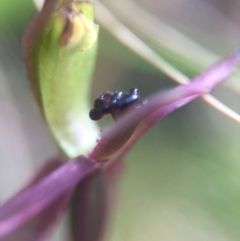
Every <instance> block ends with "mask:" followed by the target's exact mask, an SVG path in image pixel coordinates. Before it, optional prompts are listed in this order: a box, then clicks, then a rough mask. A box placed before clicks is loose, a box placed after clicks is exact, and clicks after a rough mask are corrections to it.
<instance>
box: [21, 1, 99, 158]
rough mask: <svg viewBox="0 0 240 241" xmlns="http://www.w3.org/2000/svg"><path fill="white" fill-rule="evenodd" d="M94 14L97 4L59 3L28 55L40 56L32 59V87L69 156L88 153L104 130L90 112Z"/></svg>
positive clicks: (94, 55)
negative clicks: (66, 4)
mask: <svg viewBox="0 0 240 241" xmlns="http://www.w3.org/2000/svg"><path fill="white" fill-rule="evenodd" d="M50 1H51V0H50ZM43 10H44V9H43ZM93 14H94V7H93V5H92V4H90V3H86V2H85V3H74V4H71V5H70V6H69V5H68V6H62V5H61V6H59V7H58V9H57V10H55V13H54V15H51V19H50V20H49V21H48V25H47V26H46V27H45V29H44V30H42V33H41V36H40V37H41V38H40V39H37V40H36V41H37V43H36V44H35V45H34V47H33V49H34V51H32V53H30V54H29V55H30V57H31V58H32V59H33V58H35V59H34V60H33V62H32V63H31V64H27V66H28V68H29V66H30V67H31V68H32V69H33V68H34V71H35V73H33V74H32V76H31V73H30V79H31V81H33V80H32V79H33V77H34V81H37V83H35V82H34V83H33V84H32V87H33V89H34V92H35V95H36V97H37V101H38V103H39V105H40V108H41V111H42V114H43V116H44V118H45V120H46V121H47V124H48V126H49V129H50V131H51V133H52V135H53V137H54V139H55V141H56V143H57V145H58V146H59V147H60V149H61V150H62V151H63V153H64V154H65V155H66V156H67V157H69V158H73V157H76V156H77V155H80V154H87V152H88V151H89V150H90V149H91V148H92V147H93V145H94V144H95V143H96V139H97V136H98V132H99V131H98V128H97V126H96V124H95V123H94V122H92V121H90V119H89V116H88V112H89V109H90V107H89V96H90V88H91V81H90V79H91V75H92V73H93V67H94V62H95V57H96V50H97V38H98V36H97V35H98V26H97V25H96V24H94V22H93ZM28 38H29V36H28ZM25 48H26V46H25ZM33 52H34V54H33ZM27 57H29V56H26V58H27ZM30 71H32V70H30ZM31 77H32V78H31ZM36 79H37V80H36Z"/></svg>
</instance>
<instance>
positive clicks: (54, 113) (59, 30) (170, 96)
mask: <svg viewBox="0 0 240 241" xmlns="http://www.w3.org/2000/svg"><path fill="white" fill-rule="evenodd" d="M97 6H99V7H101V5H98V4H97ZM106 14H107V13H106ZM98 31H99V26H98V25H97V24H95V22H94V5H93V4H92V3H89V2H86V1H72V0H65V1H63V0H46V1H45V4H44V6H43V8H42V10H41V11H40V12H39V13H38V14H37V16H36V17H35V18H34V20H33V21H32V23H31V24H30V26H29V27H28V29H27V30H26V33H25V35H24V39H23V55H24V60H25V63H26V67H27V72H28V77H29V80H30V83H31V89H32V91H33V94H34V97H35V100H36V102H37V104H38V107H39V109H40V112H41V114H42V116H43V118H44V120H45V122H46V126H47V127H48V129H49V132H50V133H51V135H52V137H53V140H54V141H55V143H56V145H57V147H58V148H59V154H58V155H57V156H56V157H55V158H53V159H51V160H48V161H47V162H45V163H44V165H43V167H42V169H40V170H38V172H37V173H36V175H35V176H34V177H33V179H32V180H31V181H30V182H29V184H28V185H27V186H26V187H24V188H23V189H22V190H20V191H19V192H18V193H17V194H16V195H14V196H13V197H12V198H10V199H9V200H8V201H7V202H6V203H4V204H3V205H2V206H1V207H0V240H18V241H20V240H24V241H31V240H33V241H36V240H46V239H47V237H48V235H49V233H50V232H51V230H52V229H53V228H54V224H55V223H56V222H57V220H58V219H59V217H60V216H61V214H62V213H63V212H65V211H67V210H70V217H69V219H70V220H69V222H70V224H71V225H70V227H71V234H72V240H84V241H98V240H102V238H103V237H104V228H105V226H106V223H107V218H108V215H109V209H111V207H112V202H111V201H110V197H111V196H113V195H114V192H115V188H114V185H115V182H116V180H117V179H118V174H119V172H120V171H121V165H122V162H123V160H124V158H125V155H126V154H127V153H128V151H129V150H130V149H131V148H132V147H133V145H134V144H135V143H136V142H137V141H138V140H139V138H141V136H142V135H143V134H144V133H145V132H147V131H148V130H149V129H150V128H151V127H153V126H154V125H155V124H156V123H158V122H159V121H161V120H162V119H163V118H164V117H165V116H167V115H168V114H170V113H171V112H173V111H174V110H176V109H178V108H180V107H182V106H183V105H186V104H187V103H189V102H191V101H192V100H194V99H196V98H198V97H201V96H204V98H206V99H207V98H209V96H208V97H207V94H208V93H210V92H211V91H212V89H213V88H215V87H216V86H217V85H218V84H220V83H222V82H223V81H224V80H226V79H227V78H228V77H229V76H230V75H231V74H232V73H233V72H234V70H235V69H236V67H237V66H238V64H239V63H240V51H239V50H238V49H237V50H235V51H234V52H233V53H231V54H230V55H229V56H227V57H226V58H224V59H222V60H221V61H220V62H217V63H216V64H215V65H213V66H211V67H209V68H208V69H207V70H206V71H204V72H203V73H202V74H200V75H198V76H197V77H195V78H194V79H192V81H190V82H187V81H186V80H185V83H184V84H182V85H179V86H178V87H176V88H174V89H170V90H165V91H160V92H157V93H155V94H153V95H151V96H149V97H147V98H145V99H143V100H140V101H138V102H137V104H129V105H128V106H127V107H126V108H113V109H111V110H110V114H111V115H112V116H113V117H114V120H115V123H114V124H112V125H111V126H110V127H108V128H106V129H105V130H104V131H102V132H101V133H100V130H99V127H98V126H97V124H96V122H93V121H92V120H90V118H89V116H88V113H89V111H90V109H91V107H90V105H89V98H90V89H91V81H90V80H91V75H92V73H93V69H94V62H95V57H96V51H97V42H98ZM118 34H119V33H116V35H118ZM138 44H139V43H138V42H136V46H137V45H138ZM140 45H141V44H140ZM147 51H148V49H146V51H145V53H146V55H147V53H148V52H147ZM146 55H145V56H146ZM159 61H160V62H161V60H160V59H159ZM156 65H157V63H156ZM166 69H167V68H165V70H166ZM169 71H170V72H171V73H173V72H172V71H171V69H170V70H169ZM165 72H166V71H165ZM183 79H184V78H183ZM99 133H100V137H99Z"/></svg>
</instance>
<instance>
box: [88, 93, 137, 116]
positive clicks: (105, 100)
mask: <svg viewBox="0 0 240 241" xmlns="http://www.w3.org/2000/svg"><path fill="white" fill-rule="evenodd" d="M138 99H139V93H138V89H137V88H132V89H131V90H130V91H129V93H123V92H122V91H114V92H110V91H106V92H104V93H102V94H100V96H99V97H98V98H97V99H96V100H95V101H94V104H93V107H94V108H93V109H92V110H91V111H90V112H89V117H90V119H91V120H94V121H96V120H100V119H101V118H102V117H103V116H104V115H106V114H109V113H111V111H113V110H116V109H118V108H124V107H127V106H128V105H130V104H132V103H133V102H135V101H137V100H138Z"/></svg>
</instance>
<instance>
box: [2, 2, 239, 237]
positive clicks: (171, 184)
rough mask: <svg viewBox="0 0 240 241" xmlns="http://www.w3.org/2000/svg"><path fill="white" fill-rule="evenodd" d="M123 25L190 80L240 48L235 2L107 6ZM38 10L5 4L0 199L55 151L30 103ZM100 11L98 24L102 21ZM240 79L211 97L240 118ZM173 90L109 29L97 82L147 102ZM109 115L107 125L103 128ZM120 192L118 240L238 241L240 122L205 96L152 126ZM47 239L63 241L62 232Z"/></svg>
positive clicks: (113, 230)
mask: <svg viewBox="0 0 240 241" xmlns="http://www.w3.org/2000/svg"><path fill="white" fill-rule="evenodd" d="M101 2H102V4H104V5H105V7H107V8H108V9H109V11H111V12H112V14H113V15H114V16H115V17H116V18H117V19H118V20H119V21H121V22H122V23H123V24H124V25H125V26H126V27H128V28H129V29H130V30H131V31H132V32H134V33H135V34H136V35H137V36H138V37H139V38H140V39H142V40H143V41H144V42H145V43H146V44H147V45H148V46H150V47H151V48H152V49H153V50H154V51H156V53H158V54H160V55H161V56H163V57H164V58H165V59H166V60H167V61H168V62H169V63H170V64H172V65H173V66H174V67H175V68H177V69H178V70H180V71H181V72H183V73H184V74H185V75H187V76H188V77H193V76H195V75H197V74H199V73H200V72H201V71H202V70H204V69H205V68H206V67H207V66H209V65H210V64H212V63H214V62H215V61H216V60H217V59H220V58H221V56H224V55H226V54H228V53H229V52H231V51H232V49H234V48H236V47H237V46H238V45H239V43H240V15H239V12H240V2H239V1H235V0H169V1H163V0H158V1H157V0H148V1H146V0H135V1H132V0H128V1H126V0H122V1H110V0H105V1H101ZM35 13H36V7H35V5H34V3H33V2H32V1H30V0H21V1H17V0H12V1H7V0H1V1H0V202H4V201H5V200H6V199H8V198H9V197H10V196H11V195H13V194H14V193H15V192H16V191H17V190H18V189H19V188H20V187H22V186H23V185H24V183H26V182H27V180H29V178H30V177H31V176H32V175H33V173H34V170H36V168H37V167H39V166H40V165H41V164H42V163H43V162H44V161H45V160H47V159H48V158H49V157H51V156H52V155H54V154H55V153H56V148H55V146H54V144H53V142H52V140H51V139H50V136H49V134H48V132H47V131H46V128H45V126H44V121H43V120H42V118H41V116H40V114H39V112H38V109H37V107H36V105H35V102H34V101H33V99H32V96H31V92H30V87H29V83H28V80H27V75H26V70H25V67H24V63H23V59H22V55H21V38H22V35H23V32H24V29H25V28H26V26H27V24H28V23H29V21H30V19H31V18H32V17H33V16H34V14H35ZM100 17H101V18H102V17H104V16H102V15H101V12H98V9H97V22H98V21H99V22H100V23H101V18H100ZM239 76H240V75H235V77H234V78H233V79H232V80H231V81H229V82H227V84H225V85H223V86H220V87H218V88H217V89H215V90H214V92H213V95H214V96H215V97H217V98H219V99H220V100H221V101H223V102H224V103H225V104H227V105H228V106H229V107H231V108H232V109H234V110H235V111H237V112H238V113H240V78H239ZM175 85H176V84H175V83H174V82H173V80H171V79H170V78H168V77H167V76H165V75H164V74H162V73H161V72H160V71H159V70H158V69H156V68H155V67H153V66H152V65H151V64H150V63H149V62H148V61H146V60H144V59H142V58H140V57H139V56H138V55H137V54H135V53H132V52H131V51H130V50H129V49H128V48H127V47H126V46H124V44H122V43H121V42H120V41H118V40H117V39H116V38H114V37H113V36H112V34H111V32H109V31H108V30H106V29H105V28H104V27H102V28H101V30H100V37H99V54H98V59H97V63H96V71H95V74H94V78H93V87H92V96H91V100H94V99H95V98H96V97H97V96H98V95H99V93H100V92H103V91H106V90H124V91H128V90H129V89H130V88H132V87H138V88H139V90H140V94H141V96H142V97H145V96H148V95H150V94H152V93H154V92H156V91H159V90H162V89H164V88H168V87H171V86H175ZM110 123H112V120H111V118H105V119H104V120H103V121H101V122H100V125H101V126H102V127H104V126H107V125H109V124H110ZM126 159H127V161H126V166H125V170H124V173H123V175H122V178H121V181H120V187H119V202H118V208H117V213H116V215H115V217H114V218H113V219H112V224H111V225H110V227H109V229H108V230H109V231H108V239H109V240H111V241H123V240H128V241H135V240H136V241H146V240H161V241H175V240H178V241H181V240H184V241H193V240H194V241H198V240H199V241H203V240H204V241H208V240H209V241H215V240H216V241H222V240H228V241H235V240H236V241H237V240H239V239H240V229H239V227H240V125H239V124H238V123H236V122H234V121H233V120H231V119H229V118H228V117H226V116H224V115H223V114H221V113H220V112H218V111H217V110H215V109H213V108H212V107H211V106H209V105H208V104H206V103H205V102H204V101H202V100H201V99H198V100H195V101H194V102H192V103H190V104H189V105H187V106H185V107H183V108H181V109H179V110H177V111H176V112H174V113H173V114H171V115H170V116H168V117H167V118H165V119H164V120H163V121H161V122H160V123H159V124H158V125H156V126H155V127H154V128H152V129H151V130H150V131H149V132H148V133H147V134H146V135H145V136H144V137H143V138H142V139H141V140H139V142H138V143H137V145H136V146H135V147H134V148H133V149H132V150H131V152H130V153H129V154H128V156H127V158H126ZM49 240H52V241H53V240H66V238H64V236H62V235H60V234H59V232H57V231H55V232H54V234H53V236H52V238H51V239H49Z"/></svg>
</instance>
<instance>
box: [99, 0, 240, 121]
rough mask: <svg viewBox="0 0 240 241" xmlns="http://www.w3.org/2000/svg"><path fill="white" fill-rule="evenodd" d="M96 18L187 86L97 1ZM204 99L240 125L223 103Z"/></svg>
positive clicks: (165, 72)
mask: <svg viewBox="0 0 240 241" xmlns="http://www.w3.org/2000/svg"><path fill="white" fill-rule="evenodd" d="M95 5H96V17H97V20H98V22H99V23H100V24H101V25H102V26H103V27H105V28H106V29H107V30H108V31H109V32H110V33H111V34H112V35H114V36H115V37H116V38H117V39H118V40H119V41H121V42H122V43H123V44H125V45H126V46H127V47H128V48H130V49H131V50H132V51H134V52H135V53H137V54H138V55H139V56H141V57H142V58H144V59H145V60H147V61H148V62H149V63H151V64H152V65H153V66H155V67H156V68H157V69H159V70H160V71H162V72H163V73H164V74H166V75H167V76H169V77H170V78H172V79H173V80H174V81H176V82H177V83H179V84H186V83H188V81H189V78H188V77H187V76H185V75H184V74H183V73H181V72H180V71H178V70H177V69H175V68H174V67H173V66H171V65H170V64H169V63H167V62H166V61H165V60H164V59H163V58H161V56H159V55H158V54H157V53H156V52H155V51H154V50H152V49H151V48H150V47H149V46H148V45H146V44H145V43H144V42H143V41H142V40H141V39H139V38H138V37H137V36H136V35H135V34H134V33H133V32H131V31H130V30H129V29H128V28H127V27H126V26H125V25H123V24H122V23H121V22H120V21H119V20H118V19H117V18H116V17H115V16H114V15H113V14H112V13H111V12H110V11H109V10H108V9H107V8H106V7H105V6H104V5H103V4H102V3H100V2H99V1H97V0H96V1H95ZM202 98H203V99H204V100H205V101H206V102H207V103H208V104H210V105H211V106H213V107H214V108H215V109H217V110H218V111H220V112H222V113H223V114H225V115H226V116H228V117H230V118H231V119H233V120H235V121H237V122H239V123H240V115H239V114H238V113H236V112H234V111H233V110H232V109H230V108H229V107H228V106H226V105H224V104H223V103H221V102H220V101H219V100H217V99H216V98H214V97H213V96H211V95H203V96H202Z"/></svg>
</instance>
